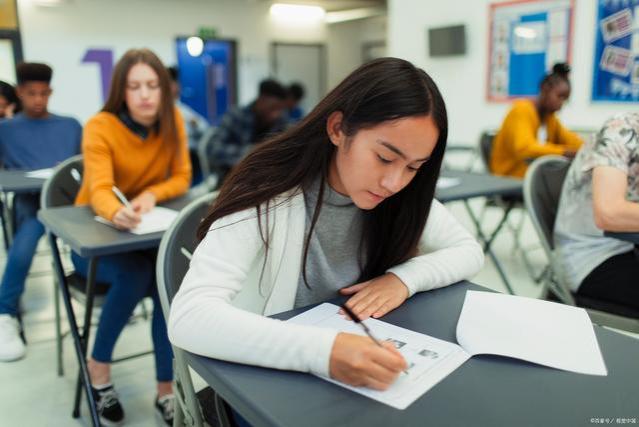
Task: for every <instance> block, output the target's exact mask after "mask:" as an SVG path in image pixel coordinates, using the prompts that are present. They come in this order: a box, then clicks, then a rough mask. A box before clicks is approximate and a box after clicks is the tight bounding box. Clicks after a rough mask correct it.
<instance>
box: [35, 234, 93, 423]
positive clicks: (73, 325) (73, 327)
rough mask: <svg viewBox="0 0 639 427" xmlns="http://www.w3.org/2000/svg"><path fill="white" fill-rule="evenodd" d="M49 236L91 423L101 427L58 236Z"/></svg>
mask: <svg viewBox="0 0 639 427" xmlns="http://www.w3.org/2000/svg"><path fill="white" fill-rule="evenodd" d="M47 235H48V237H49V244H50V246H51V254H52V256H53V263H54V270H55V274H56V275H57V276H58V285H59V286H60V291H61V292H62V301H63V302H64V308H65V310H66V312H67V318H68V319H69V329H70V332H71V337H72V338H73V346H74V347H75V353H76V356H77V359H78V364H79V365H80V375H81V378H82V382H83V383H84V387H85V391H86V392H87V401H88V404H89V412H90V413H91V421H92V424H93V426H94V427H99V426H100V419H99V417H98V412H97V410H96V407H95V401H94V399H93V394H91V380H90V379H89V371H88V370H87V361H86V358H85V357H84V350H83V346H82V341H81V338H80V333H79V331H78V323H77V321H76V318H75V313H74V311H73V305H72V304H71V295H70V293H69V287H68V284H67V279H66V277H65V275H64V267H63V266H62V259H61V258H60V251H59V250H58V244H57V241H56V236H54V235H53V234H51V233H47ZM74 417H76V418H77V415H75V413H74Z"/></svg>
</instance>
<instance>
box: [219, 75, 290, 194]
mask: <svg viewBox="0 0 639 427" xmlns="http://www.w3.org/2000/svg"><path fill="white" fill-rule="evenodd" d="M286 97H287V91H286V89H285V88H284V86H282V85H281V84H280V83H279V82H277V81H275V80H272V79H267V80H263V81H262V82H261V83H260V89H259V95H258V97H257V99H256V100H255V101H253V102H252V103H250V104H249V105H247V106H245V107H236V108H234V109H232V110H230V111H229V112H227V113H226V114H225V115H224V117H222V121H221V122H220V125H219V126H218V128H217V129H216V131H215V134H214V135H213V137H212V139H213V140H212V141H211V144H210V145H209V150H208V153H207V156H208V158H209V163H210V164H211V165H212V166H213V169H215V171H216V173H217V174H218V178H219V179H220V182H221V181H222V180H223V179H224V177H225V176H226V174H227V173H228V172H229V170H230V169H231V168H232V167H233V166H235V164H236V163H238V162H239V161H240V160H241V159H242V158H243V157H244V156H245V155H246V153H248V152H249V151H250V150H251V149H252V148H253V147H254V145H255V144H256V143H258V142H261V141H263V140H264V139H265V138H268V137H269V136H273V135H275V134H277V133H279V132H281V131H283V130H284V129H285V127H286V121H285V119H284V112H285V109H286Z"/></svg>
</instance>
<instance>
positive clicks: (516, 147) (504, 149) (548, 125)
mask: <svg viewBox="0 0 639 427" xmlns="http://www.w3.org/2000/svg"><path fill="white" fill-rule="evenodd" d="M569 72H570V67H569V66H568V65H567V64H563V63H562V64H555V66H554V67H553V71H552V73H550V74H547V75H546V76H545V77H544V78H543V80H542V81H541V84H540V90H541V91H540V93H539V96H538V97H537V99H534V100H527V99H522V100H518V101H516V102H515V103H514V105H513V107H512V109H511V110H510V112H509V113H508V115H507V116H506V118H505V119H504V123H503V124H502V126H501V129H500V130H499V133H497V135H496V136H495V139H494V141H493V148H492V153H491V159H490V169H491V171H492V172H493V173H495V174H497V175H505V176H512V177H517V178H522V177H523V176H524V175H525V173H526V169H528V164H529V163H530V161H531V160H532V159H534V158H537V157H541V156H545V155H547V154H559V155H564V156H567V157H574V156H575V153H576V152H577V150H578V149H579V147H580V146H581V144H582V140H581V138H579V136H577V134H575V133H573V132H570V131H569V130H568V129H566V128H565V127H563V126H562V124H561V123H560V122H559V119H558V118H557V116H556V115H555V113H556V112H557V111H559V110H560V109H561V107H562V106H563V104H564V102H566V100H568V98H569V97H570V81H569V80H568V73H569Z"/></svg>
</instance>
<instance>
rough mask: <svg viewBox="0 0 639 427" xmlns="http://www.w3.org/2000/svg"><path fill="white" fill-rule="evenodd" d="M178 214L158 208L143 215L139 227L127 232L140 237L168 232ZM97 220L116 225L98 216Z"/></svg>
mask: <svg viewBox="0 0 639 427" xmlns="http://www.w3.org/2000/svg"><path fill="white" fill-rule="evenodd" d="M178 213H179V212H178V211H176V210H174V209H168V208H163V207H161V206H156V207H155V208H153V210H151V211H149V212H147V213H145V214H142V221H140V223H139V224H138V226H137V227H135V228H132V229H131V230H127V231H128V232H130V233H133V234H138V235H141V234H150V233H157V232H158V231H166V230H167V229H168V228H169V227H170V226H171V223H173V221H174V220H175V218H177V216H178ZM95 220H96V221H98V222H101V223H102V224H106V225H110V226H111V227H115V225H114V224H113V223H112V222H111V221H109V220H106V219H104V218H102V217H101V216H96V217H95Z"/></svg>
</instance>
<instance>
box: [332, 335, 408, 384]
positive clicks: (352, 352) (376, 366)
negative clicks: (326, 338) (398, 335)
mask: <svg viewBox="0 0 639 427" xmlns="http://www.w3.org/2000/svg"><path fill="white" fill-rule="evenodd" d="M382 345H383V346H384V347H383V348H382V347H380V346H378V345H377V344H375V342H374V341H373V340H371V339H370V338H368V337H363V336H360V335H355V334H348V333H344V332H340V333H339V334H337V337H336V338H335V342H334V343H333V349H332V350H331V359H330V366H329V371H330V375H331V378H333V379H336V380H338V381H341V382H343V383H346V384H349V385H352V386H356V387H360V386H363V387H369V388H372V389H376V390H386V389H387V388H388V387H390V385H391V384H392V383H393V382H394V381H395V379H397V377H398V376H399V374H400V373H401V372H402V371H403V370H405V369H406V368H407V365H406V361H405V360H404V357H403V356H402V355H401V353H400V352H399V351H397V349H396V348H395V347H394V346H393V344H391V343H389V342H384V343H382Z"/></svg>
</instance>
